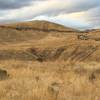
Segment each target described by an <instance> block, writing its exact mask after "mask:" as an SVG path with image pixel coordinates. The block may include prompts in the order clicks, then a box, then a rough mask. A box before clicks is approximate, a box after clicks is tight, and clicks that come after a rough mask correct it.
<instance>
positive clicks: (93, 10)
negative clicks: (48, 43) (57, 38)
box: [0, 0, 100, 29]
mask: <svg viewBox="0 0 100 100" xmlns="http://www.w3.org/2000/svg"><path fill="white" fill-rule="evenodd" d="M28 20H48V21H52V22H56V23H59V24H63V25H65V26H67V27H73V28H77V29H87V28H100V0H0V23H12V22H19V21H28Z"/></svg>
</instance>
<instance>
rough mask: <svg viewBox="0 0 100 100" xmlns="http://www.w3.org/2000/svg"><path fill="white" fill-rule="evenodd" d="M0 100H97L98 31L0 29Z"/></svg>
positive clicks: (37, 25)
mask: <svg viewBox="0 0 100 100" xmlns="http://www.w3.org/2000/svg"><path fill="white" fill-rule="evenodd" d="M0 100H100V30H92V31H85V32H80V31H77V30H74V29H70V28H65V27H63V26H60V25H57V24H54V23H50V22H45V21H35V22H27V23H18V24H13V25H2V26H0Z"/></svg>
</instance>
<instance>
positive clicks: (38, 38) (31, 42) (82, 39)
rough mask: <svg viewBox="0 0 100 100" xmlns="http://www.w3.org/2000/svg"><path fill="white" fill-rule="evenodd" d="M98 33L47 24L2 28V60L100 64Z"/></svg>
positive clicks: (38, 22)
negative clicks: (89, 62) (94, 62)
mask: <svg viewBox="0 0 100 100" xmlns="http://www.w3.org/2000/svg"><path fill="white" fill-rule="evenodd" d="M98 33H99V31H98V30H97V31H96V30H95V31H90V32H82V33H81V32H79V31H76V30H74V29H71V28H66V27H64V26H62V25H58V24H54V23H51V22H47V21H33V22H27V23H25V22H24V23H17V24H12V25H5V26H0V41H1V45H2V48H1V49H0V55H1V57H0V59H5V60H6V59H20V60H41V61H55V60H58V59H60V60H65V61H67V60H70V61H75V62H76V61H96V62H99V61H100V56H99V55H100V34H98ZM96 34H97V35H96ZM3 44H7V48H6V47H5V46H4V45H3ZM3 48H4V49H5V50H4V49H3Z"/></svg>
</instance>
